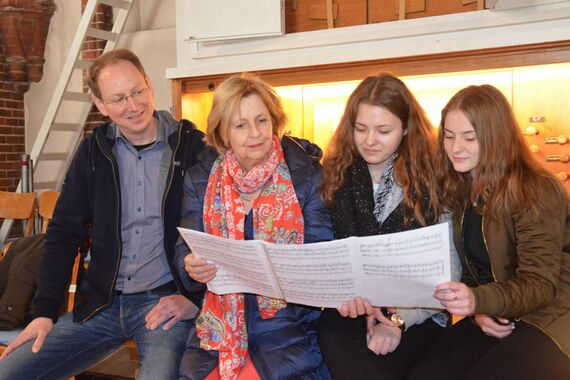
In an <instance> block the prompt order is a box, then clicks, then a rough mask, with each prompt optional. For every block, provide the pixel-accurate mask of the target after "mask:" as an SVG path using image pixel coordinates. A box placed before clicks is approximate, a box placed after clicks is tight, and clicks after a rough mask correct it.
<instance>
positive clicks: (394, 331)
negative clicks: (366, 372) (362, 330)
mask: <svg viewBox="0 0 570 380" xmlns="http://www.w3.org/2000/svg"><path fill="white" fill-rule="evenodd" d="M384 319H386V318H385V317H384ZM386 321H387V322H388V323H387V324H384V323H378V324H376V325H375V326H374V327H372V329H370V328H369V333H368V334H367V342H368V349H369V350H371V351H372V352H374V353H375V354H376V355H386V354H389V353H390V352H393V351H394V350H395V349H396V348H397V347H398V345H399V344H400V340H401V339H402V330H400V329H399V328H398V327H396V326H394V324H392V323H391V322H390V321H389V320H388V319H386Z"/></svg>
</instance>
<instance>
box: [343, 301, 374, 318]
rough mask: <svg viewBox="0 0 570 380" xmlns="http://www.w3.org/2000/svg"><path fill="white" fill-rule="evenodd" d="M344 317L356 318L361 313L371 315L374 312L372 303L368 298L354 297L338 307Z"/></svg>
mask: <svg viewBox="0 0 570 380" xmlns="http://www.w3.org/2000/svg"><path fill="white" fill-rule="evenodd" d="M337 310H338V312H339V314H340V315H342V316H343V317H350V318H356V317H359V316H361V315H370V314H372V313H373V309H372V305H370V302H369V301H368V300H367V299H366V298H362V297H354V298H351V299H349V300H348V301H346V302H345V303H343V304H342V305H340V307H339V308H337Z"/></svg>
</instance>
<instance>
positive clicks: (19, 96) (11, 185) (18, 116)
mask: <svg viewBox="0 0 570 380" xmlns="http://www.w3.org/2000/svg"><path fill="white" fill-rule="evenodd" d="M2 41H3V40H0V190H1V191H14V190H15V189H16V187H17V186H18V182H19V180H20V166H19V162H20V156H21V155H22V154H24V153H25V141H24V138H25V128H24V92H23V91H21V88H22V87H27V82H26V83H24V82H13V81H12V78H11V77H10V75H9V74H8V68H7V66H8V65H7V62H6V58H7V57H6V53H5V48H4V43H3V42H2Z"/></svg>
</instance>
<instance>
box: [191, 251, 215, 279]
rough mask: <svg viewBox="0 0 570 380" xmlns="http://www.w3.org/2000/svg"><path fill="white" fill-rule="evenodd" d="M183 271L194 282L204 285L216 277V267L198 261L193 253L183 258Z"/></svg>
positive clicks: (201, 260)
mask: <svg viewBox="0 0 570 380" xmlns="http://www.w3.org/2000/svg"><path fill="white" fill-rule="evenodd" d="M184 269H185V270H186V273H188V276H190V277H191V278H192V279H194V280H195V281H198V282H201V283H203V284H206V283H208V282H210V281H212V280H213V279H214V278H215V277H216V273H217V271H218V270H217V269H216V265H214V264H209V263H208V262H207V261H206V260H203V259H198V258H196V256H194V254H193V253H190V254H188V255H186V257H184Z"/></svg>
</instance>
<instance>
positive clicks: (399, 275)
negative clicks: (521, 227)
mask: <svg viewBox="0 0 570 380" xmlns="http://www.w3.org/2000/svg"><path fill="white" fill-rule="evenodd" d="M179 231H180V234H181V235H182V237H183V238H184V240H185V241H186V243H187V244H188V246H189V247H190V249H191V250H192V252H193V253H194V254H195V255H196V256H197V257H200V258H204V259H207V260H210V261H212V262H213V263H215V264H216V266H217V269H218V273H217V275H216V278H215V279H214V280H212V281H211V282H209V283H208V289H210V290H211V291H212V292H214V293H218V294H226V293H236V292H242V293H255V294H262V295H266V296H270V297H275V298H283V299H285V300H286V301H287V302H292V303H299V304H304V305H310V306H317V307H338V306H340V305H341V304H342V303H343V302H344V301H346V300H347V299H349V298H351V297H354V296H361V297H365V298H368V299H369V300H370V302H371V303H372V304H373V305H374V306H393V307H432V308H434V307H435V308H441V304H440V303H439V302H438V301H436V300H435V299H434V298H433V296H432V295H433V289H434V287H435V286H436V285H437V284H439V283H441V282H445V281H450V279H451V274H450V272H451V270H450V252H449V230H448V226H447V223H442V224H438V225H434V226H429V227H424V228H420V229H415V230H410V231H405V232H400V233H396V234H388V235H376V236H368V237H350V238H347V239H340V240H334V241H330V242H322V243H311V244H302V245H279V244H273V243H266V242H263V241H260V240H249V241H235V240H229V239H224V238H220V237H217V236H212V235H208V234H205V233H203V232H198V231H193V230H188V229H183V228H179Z"/></svg>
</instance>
